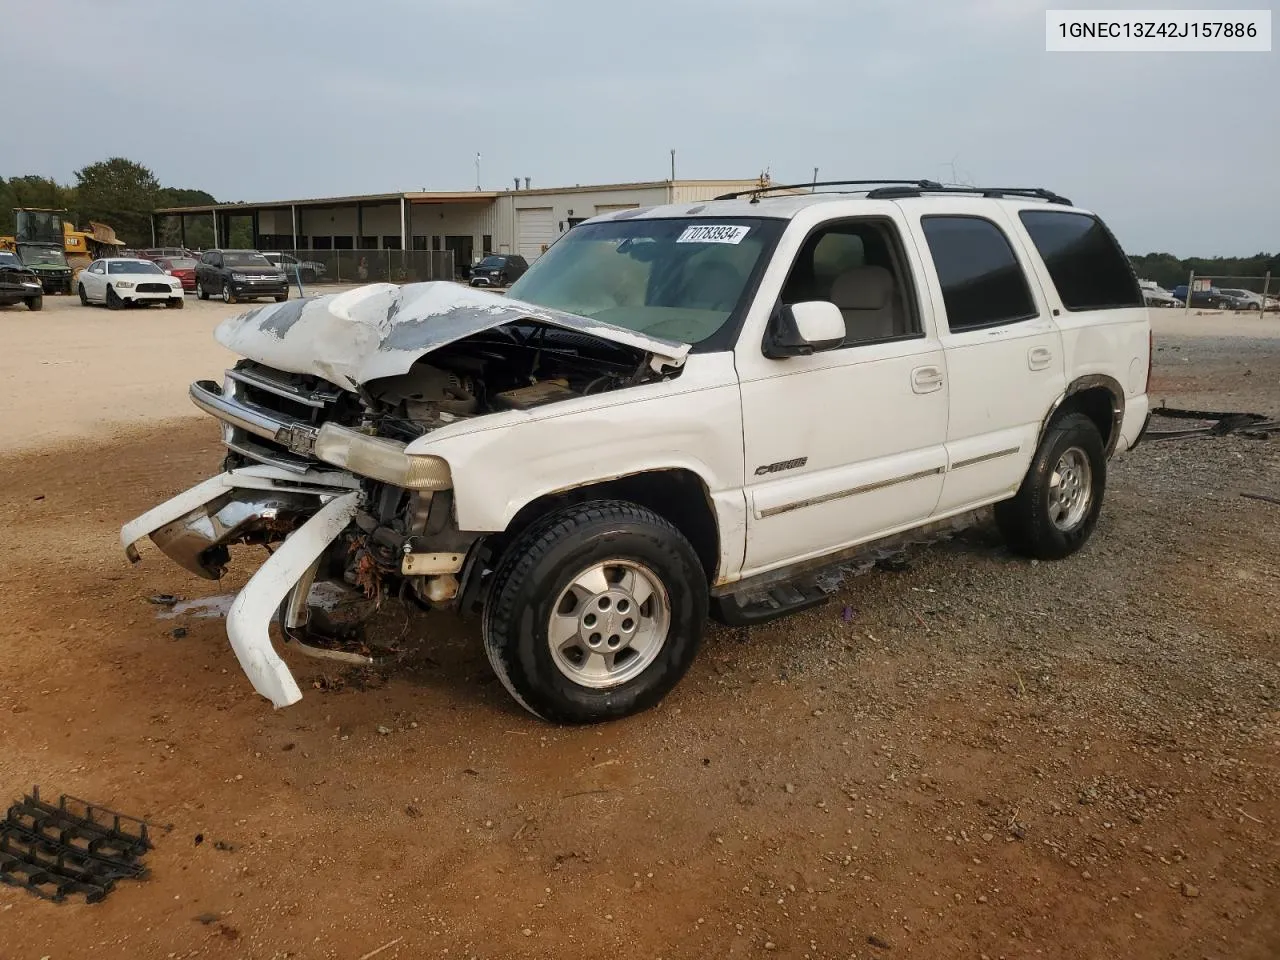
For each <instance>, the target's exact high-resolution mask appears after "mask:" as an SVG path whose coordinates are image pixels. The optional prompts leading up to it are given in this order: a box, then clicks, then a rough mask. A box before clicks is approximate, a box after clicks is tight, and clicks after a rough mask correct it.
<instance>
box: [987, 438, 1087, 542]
mask: <svg viewBox="0 0 1280 960" xmlns="http://www.w3.org/2000/svg"><path fill="white" fill-rule="evenodd" d="M1106 485H1107V456H1106V451H1105V450H1104V449H1103V446H1102V437H1101V436H1100V435H1099V433H1098V428H1097V427H1096V426H1095V425H1094V423H1093V421H1092V420H1090V419H1089V418H1088V417H1086V416H1085V415H1084V414H1081V413H1070V414H1067V415H1066V416H1064V417H1062V418H1061V419H1060V420H1058V421H1056V422H1055V423H1053V424H1052V425H1051V426H1050V427H1049V430H1048V431H1047V432H1046V433H1045V436H1044V439H1043V440H1042V441H1041V443H1040V448H1039V449H1038V450H1037V451H1036V455H1035V457H1034V459H1033V460H1032V461H1031V469H1030V470H1028V471H1027V475H1026V477H1024V478H1023V481H1022V486H1021V487H1019V488H1018V493H1017V495H1016V496H1014V498H1013V499H1012V500H1006V501H1004V502H1003V503H999V504H996V523H997V524H998V525H999V527H1000V531H1001V533H1003V534H1004V537H1005V540H1006V541H1007V542H1008V544H1009V547H1010V549H1012V550H1013V551H1014V552H1016V553H1020V554H1023V555H1024V556H1029V557H1035V558H1036V559H1038V560H1058V559H1061V558H1062V557H1066V556H1069V555H1071V554H1073V553H1075V552H1076V551H1077V550H1079V549H1080V548H1081V547H1082V546H1084V544H1085V542H1086V541H1088V539H1089V536H1090V535H1091V534H1092V533H1093V528H1094V527H1095V526H1096V525H1097V523H1098V514H1099V513H1100V512H1101V510H1102V495H1103V492H1104V491H1105V489H1106Z"/></svg>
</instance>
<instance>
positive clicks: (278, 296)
mask: <svg viewBox="0 0 1280 960" xmlns="http://www.w3.org/2000/svg"><path fill="white" fill-rule="evenodd" d="M288 299H289V295H288V294H287V293H277V294H276V303H284V302H285V301H286V300H288Z"/></svg>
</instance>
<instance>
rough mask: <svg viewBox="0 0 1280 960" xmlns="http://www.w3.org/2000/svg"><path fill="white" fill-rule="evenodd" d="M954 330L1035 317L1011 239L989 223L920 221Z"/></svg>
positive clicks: (977, 220)
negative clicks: (1010, 242)
mask: <svg viewBox="0 0 1280 960" xmlns="http://www.w3.org/2000/svg"><path fill="white" fill-rule="evenodd" d="M920 225H921V226H922V227H923V228H924V235H925V239H926V240H928V242H929V254H930V255H931V256H932V257H933V264H934V267H935V268H936V269H937V271H938V282H939V283H940V284H941V285H942V299H943V302H944V303H945V304H946V308H947V326H948V327H949V328H950V329H951V330H953V331H954V330H972V329H976V328H978V327H993V326H998V325H1000V324H1004V323H1016V322H1017V321H1019V320H1029V319H1031V318H1032V317H1034V316H1037V311H1036V306H1035V302H1034V301H1033V300H1032V299H1031V290H1030V288H1029V287H1028V286H1027V278H1026V275H1025V274H1023V272H1022V267H1021V266H1020V265H1019V264H1018V258H1017V257H1015V256H1014V254H1013V248H1012V247H1011V246H1010V245H1009V239H1008V237H1006V236H1005V235H1004V232H1003V231H1002V230H1001V229H1000V228H999V227H997V226H996V225H995V224H994V223H992V222H991V221H990V220H983V219H982V218H980V217H966V216H930V217H921V218H920Z"/></svg>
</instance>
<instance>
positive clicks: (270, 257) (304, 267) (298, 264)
mask: <svg viewBox="0 0 1280 960" xmlns="http://www.w3.org/2000/svg"><path fill="white" fill-rule="evenodd" d="M262 255H263V256H264V257H266V258H267V261H268V262H269V263H270V264H271V265H272V266H275V267H279V268H280V269H281V270H283V271H284V272H285V274H286V275H287V276H288V278H289V279H290V280H293V279H294V278H295V277H297V278H298V279H300V280H301V281H302V282H303V283H315V282H316V281H317V280H323V279H324V277H325V274H326V273H327V272H328V271H327V270H326V269H325V265H324V264H323V263H321V262H320V261H319V260H299V259H298V258H297V257H295V256H292V255H291V254H288V253H279V252H276V251H274V250H264V251H263V252H262Z"/></svg>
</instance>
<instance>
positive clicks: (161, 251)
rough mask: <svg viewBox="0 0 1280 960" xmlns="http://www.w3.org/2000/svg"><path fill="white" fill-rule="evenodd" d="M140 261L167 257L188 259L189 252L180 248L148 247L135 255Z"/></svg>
mask: <svg viewBox="0 0 1280 960" xmlns="http://www.w3.org/2000/svg"><path fill="white" fill-rule="evenodd" d="M136 256H137V257H138V259H140V260H164V259H166V258H168V257H189V256H191V252H190V251H189V250H184V249H183V248H182V247H148V248H147V249H145V250H139V251H138V252H137V254H136Z"/></svg>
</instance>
